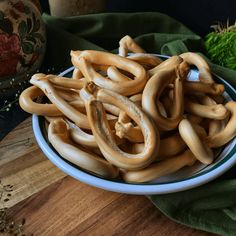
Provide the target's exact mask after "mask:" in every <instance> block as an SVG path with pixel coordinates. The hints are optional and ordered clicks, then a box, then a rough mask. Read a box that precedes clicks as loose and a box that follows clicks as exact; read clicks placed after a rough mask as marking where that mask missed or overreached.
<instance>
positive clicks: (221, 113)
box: [185, 99, 229, 120]
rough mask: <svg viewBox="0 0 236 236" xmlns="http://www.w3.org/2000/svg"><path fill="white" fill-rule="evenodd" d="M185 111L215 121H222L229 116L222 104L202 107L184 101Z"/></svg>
mask: <svg viewBox="0 0 236 236" xmlns="http://www.w3.org/2000/svg"><path fill="white" fill-rule="evenodd" d="M185 110H186V111H187V112H189V113H190V114H193V115H197V116H200V117H205V118H210V119H215V120H223V119H225V118H226V117H227V116H228V114H229V112H228V110H227V109H226V108H225V106H224V105H222V104H213V105H202V104H199V103H195V102H192V101H191V100H187V99H185Z"/></svg>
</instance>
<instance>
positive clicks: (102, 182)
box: [32, 55, 236, 195]
mask: <svg viewBox="0 0 236 236" xmlns="http://www.w3.org/2000/svg"><path fill="white" fill-rule="evenodd" d="M158 56H162V55H158ZM162 57H164V58H166V56H162ZM73 69H74V68H73V67H71V68H68V69H67V70H65V71H63V72H62V73H60V76H66V75H67V74H69V73H71V72H72V70H73ZM214 76H215V78H214V79H216V80H217V82H220V83H223V84H224V86H225V89H226V91H227V93H228V94H229V95H230V97H231V98H232V99H233V100H236V90H235V89H234V88H233V87H232V86H231V85H230V84H229V83H228V82H226V81H225V80H223V79H222V78H220V77H219V76H217V75H214ZM43 120H44V118H43V117H40V116H37V115H33V118H32V125H33V131H34V134H35V137H36V140H37V142H38V144H39V146H40V148H41V149H42V151H43V152H44V154H45V155H46V156H47V157H48V159H49V160H50V161H51V162H53V163H54V164H55V165H56V166H57V167H58V168H60V169H61V170H62V171H63V172H65V173H66V174H68V175H70V176H72V177H74V178H75V179H77V180H79V181H81V182H84V183H86V184H89V185H92V186H94V187H98V188H102V189H105V190H109V191H113V192H121V193H128V194H140V195H143V194H166V193H173V192H179V191H184V190H187V189H191V188H194V187H197V186H200V185H203V184H205V183H208V182H210V181H211V180H213V179H215V178H217V177H218V176H220V175H222V174H223V173H224V172H226V171H227V170H228V169H230V168H231V167H232V166H233V165H234V164H235V163H236V153H235V152H236V145H234V147H233V148H232V149H231V151H230V152H229V153H228V154H227V155H226V156H225V157H224V158H223V159H222V160H220V161H219V162H218V163H217V164H215V165H214V166H212V167H211V168H207V170H203V171H200V173H199V172H197V173H196V174H194V175H192V176H190V177H187V178H184V179H180V180H175V181H170V182H165V183H143V184H130V183H124V182H120V181H119V180H107V179H103V178H101V177H97V176H95V175H92V174H90V173H88V172H85V171H84V170H82V169H80V168H79V167H76V166H74V165H73V164H71V163H69V162H68V161H66V160H64V159H63V158H62V157H61V156H60V155H59V154H58V153H57V152H56V150H55V149H54V148H53V147H52V146H51V145H50V144H49V143H48V141H47V138H46V137H45V136H44V131H43V129H44V125H42V121H43Z"/></svg>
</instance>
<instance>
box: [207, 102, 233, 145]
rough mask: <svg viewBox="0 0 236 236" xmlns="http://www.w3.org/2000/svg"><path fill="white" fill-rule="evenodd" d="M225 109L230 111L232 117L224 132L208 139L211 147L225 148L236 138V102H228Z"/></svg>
mask: <svg viewBox="0 0 236 236" xmlns="http://www.w3.org/2000/svg"><path fill="white" fill-rule="evenodd" d="M225 107H226V108H227V109H228V110H229V111H230V113H231V117H230V119H229V121H228V123H227V124H226V126H225V128H224V129H223V130H221V131H220V132H218V133H216V134H213V135H210V136H209V137H207V139H206V143H207V145H208V146H209V147H214V148H216V147H220V146H223V145H224V144H226V143H227V142H229V141H230V140H231V139H233V138H234V137H235V136H236V122H235V119H236V102H234V101H231V102H228V103H226V104H225Z"/></svg>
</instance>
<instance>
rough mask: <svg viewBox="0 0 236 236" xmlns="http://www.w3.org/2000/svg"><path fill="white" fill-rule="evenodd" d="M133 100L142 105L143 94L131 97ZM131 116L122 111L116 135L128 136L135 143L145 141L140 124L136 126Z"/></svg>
mask: <svg viewBox="0 0 236 236" xmlns="http://www.w3.org/2000/svg"><path fill="white" fill-rule="evenodd" d="M129 99H130V100H131V101H132V102H134V103H135V104H137V105H138V106H140V105H141V104H140V103H141V100H142V94H141V93H139V94H135V95H133V96H131V97H130V98H129ZM130 121H131V119H130V117H129V116H128V115H127V114H126V113H125V111H122V110H121V111H120V113H119V118H118V122H117V123H116V125H115V130H116V135H117V136H118V137H120V138H126V139H128V140H129V141H131V142H133V143H142V142H144V139H143V134H142V131H141V130H140V128H139V127H138V126H134V125H133V124H132V123H131V122H130Z"/></svg>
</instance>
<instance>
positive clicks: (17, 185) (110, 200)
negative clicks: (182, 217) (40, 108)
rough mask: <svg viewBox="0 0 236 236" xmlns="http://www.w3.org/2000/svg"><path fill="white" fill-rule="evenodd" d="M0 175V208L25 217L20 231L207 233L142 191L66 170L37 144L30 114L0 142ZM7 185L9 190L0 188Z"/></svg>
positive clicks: (16, 218) (9, 214)
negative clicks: (90, 181) (114, 188)
mask: <svg viewBox="0 0 236 236" xmlns="http://www.w3.org/2000/svg"><path fill="white" fill-rule="evenodd" d="M0 180H1V184H0V197H1V195H2V197H1V199H0V208H3V207H7V208H8V210H7V217H8V218H9V219H11V220H13V221H15V222H19V221H20V220H21V219H23V218H24V219H26V223H25V225H24V227H23V228H24V233H26V235H29V234H32V233H33V235H43V236H47V235H49V236H52V235H57V236H58V235H59V236H60V235H70V236H71V235H76V236H77V235H145V236H146V235H172V236H175V235H194V236H198V235H212V234H209V233H205V232H202V231H199V230H195V229H191V228H188V227H186V226H183V225H180V224H177V223H175V222H173V221H171V220H170V219H168V218H167V217H166V216H164V215H163V214H162V213H161V212H160V211H159V210H158V209H157V208H156V207H155V206H154V205H153V204H152V203H151V202H150V201H149V200H148V199H147V198H146V197H144V196H132V195H125V194H120V193H113V192H108V191H105V190H101V189H97V188H94V187H91V186H88V185H85V184H83V183H81V182H79V181H77V180H75V179H73V178H71V177H69V176H67V175H66V174H64V173H63V172H62V171H60V170H59V169H58V168H57V167H56V166H54V165H53V164H52V163H51V162H50V161H49V160H48V159H47V158H46V157H45V156H44V154H43V153H42V152H41V150H40V149H39V147H38V145H37V143H36V141H35V139H34V135H33V132H32V128H31V118H28V119H27V120H25V121H24V122H23V123H21V124H20V125H19V126H17V127H16V128H15V129H14V130H13V131H12V132H11V133H9V134H8V135H7V136H6V137H5V138H4V139H3V140H2V141H1V142H0ZM7 185H10V186H8V187H10V188H11V185H12V191H11V192H6V191H4V190H3V188H4V187H3V186H7ZM9 194H10V195H11V196H10V195H9ZM0 235H1V233H0Z"/></svg>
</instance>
